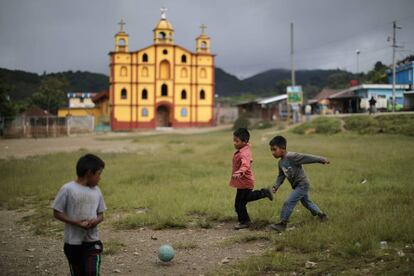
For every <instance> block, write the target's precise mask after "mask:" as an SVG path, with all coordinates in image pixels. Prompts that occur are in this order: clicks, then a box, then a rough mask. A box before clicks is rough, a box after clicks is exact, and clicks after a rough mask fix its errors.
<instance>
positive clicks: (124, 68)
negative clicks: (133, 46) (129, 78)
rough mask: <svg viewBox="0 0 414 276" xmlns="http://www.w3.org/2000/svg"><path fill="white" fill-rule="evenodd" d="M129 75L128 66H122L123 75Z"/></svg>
mask: <svg viewBox="0 0 414 276" xmlns="http://www.w3.org/2000/svg"><path fill="white" fill-rule="evenodd" d="M126 75H128V71H127V68H126V67H125V66H122V67H121V77H126Z"/></svg>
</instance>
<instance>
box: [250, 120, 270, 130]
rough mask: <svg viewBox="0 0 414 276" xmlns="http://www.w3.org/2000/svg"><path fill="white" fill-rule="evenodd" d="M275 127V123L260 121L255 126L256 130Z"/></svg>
mask: <svg viewBox="0 0 414 276" xmlns="http://www.w3.org/2000/svg"><path fill="white" fill-rule="evenodd" d="M274 125H275V124H274V123H272V122H269V121H259V122H257V123H256V124H255V125H254V128H257V129H266V128H271V127H272V126H274Z"/></svg>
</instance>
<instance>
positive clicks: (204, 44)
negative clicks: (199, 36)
mask: <svg viewBox="0 0 414 276" xmlns="http://www.w3.org/2000/svg"><path fill="white" fill-rule="evenodd" d="M206 48H207V42H205V41H201V49H206Z"/></svg>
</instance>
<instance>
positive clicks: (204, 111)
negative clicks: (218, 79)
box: [109, 11, 215, 130]
mask: <svg viewBox="0 0 414 276" xmlns="http://www.w3.org/2000/svg"><path fill="white" fill-rule="evenodd" d="M120 24H121V30H120V31H119V32H118V33H117V34H116V35H115V51H113V52H110V53H109V56H110V86H109V101H110V107H111V108H110V109H111V114H110V115H111V127H112V130H132V129H140V128H156V127H174V128H179V127H198V126H211V125H212V124H213V117H214V114H213V113H214V112H213V110H214V94H215V89H214V86H215V79H214V57H215V56H214V55H213V54H211V53H210V38H209V37H208V36H207V35H205V33H204V26H202V33H201V35H200V36H198V37H197V38H196V51H195V52H194V53H193V52H191V51H189V50H187V49H185V48H184V47H181V46H179V45H176V44H174V29H173V28H172V26H171V24H170V23H169V22H168V21H167V19H166V16H165V11H163V12H162V16H161V20H160V21H159V22H158V24H157V26H156V27H155V28H154V30H153V32H154V43H153V44H152V45H151V46H149V47H146V48H144V49H141V50H138V51H134V52H130V51H129V48H128V38H129V36H128V34H127V33H126V32H125V31H124V30H123V24H124V23H123V22H122V21H121V23H120Z"/></svg>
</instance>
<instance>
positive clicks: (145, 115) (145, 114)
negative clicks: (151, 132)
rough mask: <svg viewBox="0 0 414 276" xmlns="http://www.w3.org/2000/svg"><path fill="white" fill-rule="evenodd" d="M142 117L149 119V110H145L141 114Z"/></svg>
mask: <svg viewBox="0 0 414 276" xmlns="http://www.w3.org/2000/svg"><path fill="white" fill-rule="evenodd" d="M141 115H142V117H148V109H146V108H143V109H142V112H141Z"/></svg>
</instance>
